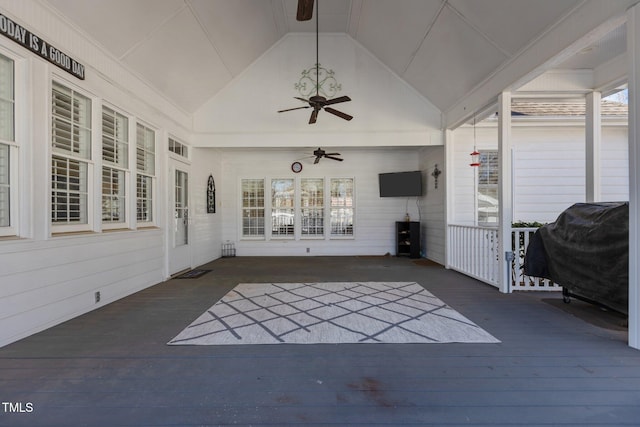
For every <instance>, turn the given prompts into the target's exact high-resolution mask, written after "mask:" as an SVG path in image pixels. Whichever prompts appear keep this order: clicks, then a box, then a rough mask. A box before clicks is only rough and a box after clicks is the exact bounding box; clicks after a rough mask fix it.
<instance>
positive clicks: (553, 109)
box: [511, 100, 629, 118]
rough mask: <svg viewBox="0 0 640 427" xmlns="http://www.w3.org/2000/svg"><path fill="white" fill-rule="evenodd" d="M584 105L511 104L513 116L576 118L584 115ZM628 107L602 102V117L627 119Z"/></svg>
mask: <svg viewBox="0 0 640 427" xmlns="http://www.w3.org/2000/svg"><path fill="white" fill-rule="evenodd" d="M585 109H586V106H585V103H584V102H577V101H559V102H555V101H553V102H540V101H521V100H514V101H513V102H512V103H511V114H512V115H513V116H527V117H578V116H584V114H585ZM628 110H629V106H628V105H627V104H624V103H622V102H614V101H608V100H603V101H602V116H605V117H619V118H623V117H627V115H628Z"/></svg>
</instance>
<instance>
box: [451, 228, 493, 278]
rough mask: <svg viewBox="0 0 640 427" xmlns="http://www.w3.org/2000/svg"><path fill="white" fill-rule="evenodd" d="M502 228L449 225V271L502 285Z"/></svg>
mask: <svg viewBox="0 0 640 427" xmlns="http://www.w3.org/2000/svg"><path fill="white" fill-rule="evenodd" d="M501 264H502V263H501V262H500V257H499V256H498V229H497V228H494V227H475V226H470V225H449V268H451V269H453V270H456V271H459V272H461V273H464V274H466V275H467V276H471V277H474V278H476V279H478V280H482V281H483V282H485V283H488V284H490V285H493V286H496V287H498V286H500V265H501Z"/></svg>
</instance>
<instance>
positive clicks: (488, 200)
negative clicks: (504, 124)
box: [478, 151, 498, 225]
mask: <svg viewBox="0 0 640 427" xmlns="http://www.w3.org/2000/svg"><path fill="white" fill-rule="evenodd" d="M497 223H498V152H497V151H483V152H482V153H480V166H479V167H478V224H485V225H487V224H497Z"/></svg>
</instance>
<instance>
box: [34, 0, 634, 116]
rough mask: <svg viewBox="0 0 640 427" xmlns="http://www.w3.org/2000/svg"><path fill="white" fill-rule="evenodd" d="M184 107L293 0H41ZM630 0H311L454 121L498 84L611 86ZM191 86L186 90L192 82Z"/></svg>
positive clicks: (526, 92)
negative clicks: (195, 83)
mask: <svg viewBox="0 0 640 427" xmlns="http://www.w3.org/2000/svg"><path fill="white" fill-rule="evenodd" d="M39 1H41V2H42V3H43V4H45V5H47V6H48V7H50V8H51V9H52V10H53V11H54V12H55V13H57V14H59V15H61V16H63V17H64V19H66V20H68V21H69V22H70V23H71V24H72V25H74V26H75V27H77V28H78V29H79V30H80V31H81V32H83V33H85V34H86V35H87V36H88V37H89V38H91V39H93V40H95V42H96V44H97V45H98V47H99V48H100V49H102V50H103V51H104V52H105V53H106V54H108V55H110V56H112V57H113V58H116V59H117V60H119V61H120V62H121V63H122V64H124V65H125V66H126V67H127V68H128V69H129V70H131V71H132V72H133V73H134V74H136V75H137V76H139V77H140V78H141V79H142V80H143V81H145V82H147V83H148V84H149V85H150V86H151V87H153V88H155V90H157V91H158V92H159V93H161V94H162V95H163V96H164V97H166V98H167V99H168V100H170V101H171V102H172V103H173V104H175V105H176V106H178V107H179V108H180V109H182V110H184V111H185V112H186V113H187V114H192V113H194V112H195V111H197V110H198V109H199V108H200V107H201V106H202V105H203V104H204V103H205V102H206V101H208V100H209V99H211V98H212V97H214V96H215V95H216V94H217V93H218V92H219V91H220V90H221V89H222V88H224V87H225V86H226V85H228V84H229V83H230V82H231V81H232V80H233V79H234V78H236V77H237V76H239V75H240V74H241V73H242V72H243V71H244V70H245V69H246V68H247V67H249V66H251V64H252V63H253V62H254V61H256V59H258V58H259V57H260V56H261V55H262V54H264V53H265V52H266V51H267V50H269V49H270V48H271V47H272V46H273V45H274V44H275V43H276V42H278V40H280V39H281V38H282V37H283V36H284V35H286V34H288V33H297V32H314V31H315V21H314V20H311V21H306V22H299V21H297V20H296V8H297V0H39ZM637 1H638V0H616V1H610V0H535V1H531V0H403V1H397V0H319V1H318V0H316V5H318V2H319V12H318V13H319V15H318V16H319V22H320V32H323V33H324V32H327V33H346V34H348V35H349V36H350V37H351V38H353V39H354V40H355V41H356V42H357V43H359V44H361V45H362V46H363V47H364V48H366V49H367V50H369V51H370V52H371V53H372V54H373V55H374V56H375V57H376V58H378V59H379V60H380V61H381V62H382V63H383V64H384V65H386V66H387V67H388V68H389V69H390V70H392V71H393V72H394V73H396V74H397V75H398V76H400V77H401V78H402V79H404V80H405V81H406V82H408V83H409V84H410V85H411V86H412V87H413V88H414V89H415V90H416V91H417V92H419V93H420V94H421V95H422V96H424V97H425V98H426V99H428V100H429V101H430V102H431V103H432V104H434V105H435V106H436V107H437V108H438V109H439V110H440V111H441V112H442V113H443V125H444V126H445V127H454V126H457V125H459V124H460V123H461V122H462V121H464V120H465V119H468V117H469V115H470V114H473V113H474V111H477V110H478V109H480V108H483V107H486V106H487V105H488V104H489V103H491V102H492V100H493V99H495V96H496V95H497V93H499V92H500V91H502V90H505V89H509V90H516V89H520V90H521V94H522V96H534V95H539V94H545V95H549V96H550V94H552V93H553V94H558V93H562V94H564V95H567V94H573V95H575V94H579V93H585V92H587V91H589V90H593V89H596V90H609V89H611V88H612V87H614V86H616V85H619V84H620V83H621V82H623V81H624V76H625V73H626V61H625V52H626V32H625V28H624V27H625V26H624V11H625V10H626V8H628V7H629V6H630V5H632V4H634V3H636V2H637ZM194 81H196V82H199V84H198V85H195V86H197V87H194V85H193V84H191V82H194Z"/></svg>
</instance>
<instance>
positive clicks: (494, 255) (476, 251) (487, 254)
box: [448, 225, 562, 291]
mask: <svg viewBox="0 0 640 427" xmlns="http://www.w3.org/2000/svg"><path fill="white" fill-rule="evenodd" d="M536 230H537V228H513V229H512V230H511V242H512V251H513V253H514V260H513V261H512V262H511V268H510V276H511V290H512V291H558V290H561V289H562V288H561V287H560V286H558V285H556V284H555V283H553V282H551V281H550V280H548V279H542V278H539V277H530V276H525V275H524V269H523V266H524V255H525V251H526V249H527V246H528V245H529V239H530V238H531V236H533V234H534V233H535V231H536ZM448 232H449V268H451V269H453V270H456V271H459V272H461V273H463V274H466V275H467V276H471V277H473V278H476V279H478V280H481V281H483V282H485V283H488V284H490V285H493V286H496V287H499V286H500V274H501V271H502V268H504V267H503V266H504V264H503V263H502V262H503V261H502V258H501V257H500V256H499V253H498V229H497V228H494V227H476V226H470V225H449V230H448Z"/></svg>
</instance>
